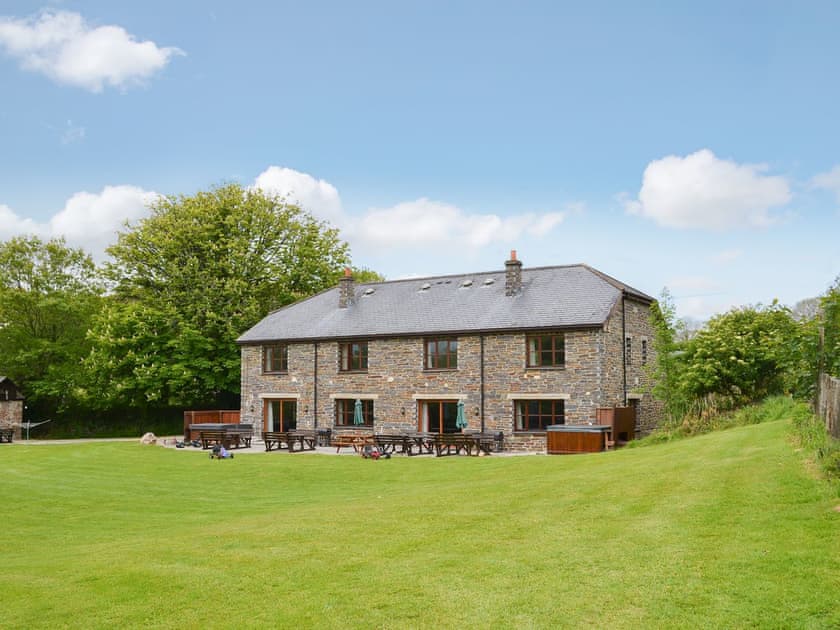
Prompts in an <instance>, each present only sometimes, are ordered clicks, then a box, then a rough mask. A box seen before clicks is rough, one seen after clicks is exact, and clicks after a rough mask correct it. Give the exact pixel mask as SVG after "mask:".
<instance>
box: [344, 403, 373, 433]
mask: <svg viewBox="0 0 840 630" xmlns="http://www.w3.org/2000/svg"><path fill="white" fill-rule="evenodd" d="M359 402H360V403H361V412H362V423H361V424H358V423H357V422H356V400H355V399H352V398H337V399H336V401H335V426H337V427H368V428H370V427H372V426H373V401H372V400H360V401H359Z"/></svg>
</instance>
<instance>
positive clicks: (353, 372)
mask: <svg viewBox="0 0 840 630" xmlns="http://www.w3.org/2000/svg"><path fill="white" fill-rule="evenodd" d="M338 373H339V374H367V373H368V370H339V371H338Z"/></svg>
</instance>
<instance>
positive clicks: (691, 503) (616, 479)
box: [0, 420, 840, 628]
mask: <svg viewBox="0 0 840 630" xmlns="http://www.w3.org/2000/svg"><path fill="white" fill-rule="evenodd" d="M0 480H2V482H1V483H0V498H2V501H3V505H4V506H5V508H6V509H5V518H4V519H3V525H2V531H3V541H4V544H3V551H2V556H0V560H1V561H2V571H0V598H2V607H0V627H4V628H10V627H20V628H35V627H84V628H97V627H102V628H104V627H108V628H112V627H138V626H143V627H163V628H170V627H177V628H207V627H225V626H237V627H289V626H295V627H299V628H308V627H323V628H331V627H332V628H344V627H363V628H375V627H394V628H411V627H418V628H419V627H423V628H428V627H465V626H466V627H515V628H556V627H572V628H574V627H582V626H584V627H615V628H622V627H623V628H641V627H648V628H649V627H680V628H692V627H694V628H710V627H715V628H723V627H726V628H739V627H742V628H836V627H838V626H840V598H838V596H837V594H838V593H840V513H838V512H836V511H834V508H835V506H837V505H838V503H840V500H839V499H838V496H837V492H836V489H835V488H834V487H832V486H830V485H828V484H827V483H826V482H824V481H821V480H819V479H816V478H814V477H813V476H812V475H811V474H810V473H809V469H808V467H807V466H806V462H805V453H804V451H801V452H800V451H798V449H797V447H796V446H795V445H794V444H793V443H792V442H791V440H790V438H789V422H788V421H785V420H777V421H774V422H769V423H764V424H759V425H750V426H744V427H738V428H734V429H732V430H729V431H724V432H718V433H712V434H708V435H703V436H700V437H697V438H693V439H690V440H681V441H676V442H669V443H667V444H661V445H658V446H655V447H652V448H644V449H624V450H620V451H616V452H610V453H604V454H596V455H585V456H567V457H561V456H556V457H509V458H504V457H487V458H464V457H461V458H446V459H433V458H413V459H408V458H394V459H391V460H386V461H378V462H375V461H370V460H362V459H361V458H356V457H329V456H320V455H307V454H300V455H288V454H285V453H283V454H281V453H276V452H275V453H270V454H260V455H253V456H245V455H242V456H240V457H237V458H236V459H234V460H232V461H230V460H229V461H222V462H216V461H210V460H209V459H208V458H207V456H206V454H205V453H199V452H184V451H175V450H168V449H161V448H158V447H142V446H139V445H135V444H128V443H109V444H80V445H70V446H58V445H53V446H46V445H34V446H25V445H20V444H16V445H11V446H6V445H4V446H3V447H2V448H0Z"/></svg>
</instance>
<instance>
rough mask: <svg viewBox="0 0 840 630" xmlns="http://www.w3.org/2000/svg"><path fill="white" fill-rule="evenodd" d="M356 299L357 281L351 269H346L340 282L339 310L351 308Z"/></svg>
mask: <svg viewBox="0 0 840 630" xmlns="http://www.w3.org/2000/svg"><path fill="white" fill-rule="evenodd" d="M355 298H356V281H355V280H353V272H352V271H351V270H350V267H345V268H344V276H342V278H341V279H340V280H339V281H338V308H347V307H348V306H351V305H352V304H353V302H354V300H355Z"/></svg>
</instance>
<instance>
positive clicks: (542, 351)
mask: <svg viewBox="0 0 840 630" xmlns="http://www.w3.org/2000/svg"><path fill="white" fill-rule="evenodd" d="M527 344H528V367H562V366H564V365H565V364H566V336H565V335H564V334H563V333H554V334H547V335H528V337H527Z"/></svg>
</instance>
